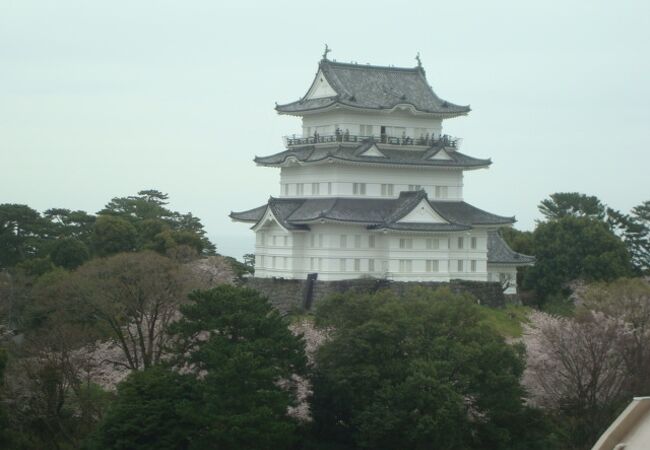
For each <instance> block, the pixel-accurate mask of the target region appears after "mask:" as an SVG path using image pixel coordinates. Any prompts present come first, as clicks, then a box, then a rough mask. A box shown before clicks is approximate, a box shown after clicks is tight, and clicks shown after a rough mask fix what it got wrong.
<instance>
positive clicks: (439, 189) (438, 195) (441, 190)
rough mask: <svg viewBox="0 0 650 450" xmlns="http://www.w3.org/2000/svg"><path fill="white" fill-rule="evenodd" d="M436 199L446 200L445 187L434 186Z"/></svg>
mask: <svg viewBox="0 0 650 450" xmlns="http://www.w3.org/2000/svg"><path fill="white" fill-rule="evenodd" d="M436 198H447V186H436Z"/></svg>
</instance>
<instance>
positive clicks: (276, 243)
mask: <svg viewBox="0 0 650 450" xmlns="http://www.w3.org/2000/svg"><path fill="white" fill-rule="evenodd" d="M273 245H278V237H277V236H276V235H275V234H274V235H273Z"/></svg>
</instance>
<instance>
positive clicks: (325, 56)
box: [323, 44, 332, 59]
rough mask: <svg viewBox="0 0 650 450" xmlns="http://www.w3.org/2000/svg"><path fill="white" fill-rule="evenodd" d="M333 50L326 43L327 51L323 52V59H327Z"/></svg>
mask: <svg viewBox="0 0 650 450" xmlns="http://www.w3.org/2000/svg"><path fill="white" fill-rule="evenodd" d="M331 51H332V49H331V48H329V47H328V46H327V44H325V51H324V52H323V59H327V54H328V53H329V52H331Z"/></svg>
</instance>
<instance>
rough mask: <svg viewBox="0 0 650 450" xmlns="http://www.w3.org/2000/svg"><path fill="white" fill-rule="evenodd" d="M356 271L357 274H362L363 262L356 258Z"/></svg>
mask: <svg viewBox="0 0 650 450" xmlns="http://www.w3.org/2000/svg"><path fill="white" fill-rule="evenodd" d="M354 271H355V272H360V271H361V260H360V259H358V258H356V259H355V260H354Z"/></svg>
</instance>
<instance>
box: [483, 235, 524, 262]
mask: <svg viewBox="0 0 650 450" xmlns="http://www.w3.org/2000/svg"><path fill="white" fill-rule="evenodd" d="M534 262H535V257H534V256H528V255H523V254H521V253H517V252H515V251H514V250H512V249H511V248H510V247H509V246H508V244H507V243H506V241H504V240H503V238H502V237H501V235H500V234H499V232H498V231H490V232H488V263H490V264H516V265H524V264H533V263H534Z"/></svg>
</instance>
